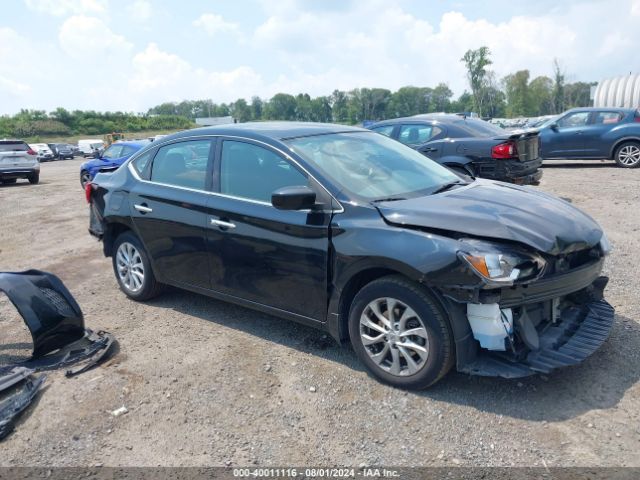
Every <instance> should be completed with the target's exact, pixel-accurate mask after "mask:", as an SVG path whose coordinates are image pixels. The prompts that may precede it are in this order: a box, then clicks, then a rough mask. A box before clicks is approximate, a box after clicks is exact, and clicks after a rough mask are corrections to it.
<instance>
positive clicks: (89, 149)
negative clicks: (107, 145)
mask: <svg viewBox="0 0 640 480" xmlns="http://www.w3.org/2000/svg"><path fill="white" fill-rule="evenodd" d="M103 148H104V142H103V141H102V140H99V139H96V138H85V139H82V140H78V150H79V152H80V154H82V156H83V157H85V158H87V157H92V158H95V153H96V150H98V151H101V150H102V149H103Z"/></svg>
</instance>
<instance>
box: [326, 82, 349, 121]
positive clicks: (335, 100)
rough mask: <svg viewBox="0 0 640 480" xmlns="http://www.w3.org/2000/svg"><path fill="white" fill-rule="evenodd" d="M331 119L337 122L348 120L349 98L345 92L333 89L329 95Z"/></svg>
mask: <svg viewBox="0 0 640 480" xmlns="http://www.w3.org/2000/svg"><path fill="white" fill-rule="evenodd" d="M329 104H330V106H331V115H332V120H333V121H334V122H337V123H346V122H347V121H348V120H349V99H348V97H347V94H346V92H343V91H341V90H334V91H333V93H332V94H331V96H330V97H329Z"/></svg>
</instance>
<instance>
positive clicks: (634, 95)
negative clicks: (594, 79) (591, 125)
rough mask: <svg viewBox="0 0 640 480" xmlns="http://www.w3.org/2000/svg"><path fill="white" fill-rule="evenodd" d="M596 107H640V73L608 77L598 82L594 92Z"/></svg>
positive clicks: (594, 104)
mask: <svg viewBox="0 0 640 480" xmlns="http://www.w3.org/2000/svg"><path fill="white" fill-rule="evenodd" d="M593 106H594V107H618V108H638V107H640V75H639V74H637V73H636V74H629V75H624V76H621V77H614V78H607V79H606V80H602V81H601V82H600V83H598V86H597V87H596V90H595V92H594V94H593Z"/></svg>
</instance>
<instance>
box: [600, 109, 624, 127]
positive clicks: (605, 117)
mask: <svg viewBox="0 0 640 480" xmlns="http://www.w3.org/2000/svg"><path fill="white" fill-rule="evenodd" d="M622 117H623V115H622V113H620V112H597V113H596V116H595V119H594V120H593V123H595V124H605V125H608V124H612V123H618V122H620V121H621V120H622Z"/></svg>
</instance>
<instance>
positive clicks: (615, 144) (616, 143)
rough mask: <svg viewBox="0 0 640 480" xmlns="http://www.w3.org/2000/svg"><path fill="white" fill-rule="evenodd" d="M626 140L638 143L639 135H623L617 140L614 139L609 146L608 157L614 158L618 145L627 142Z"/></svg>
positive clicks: (639, 140)
mask: <svg viewBox="0 0 640 480" xmlns="http://www.w3.org/2000/svg"><path fill="white" fill-rule="evenodd" d="M627 142H635V143H637V144H639V145H640V137H623V138H621V139H619V140H616V141H615V143H614V144H613V146H612V147H611V151H610V152H609V159H610V160H614V159H615V156H616V152H617V151H618V148H620V146H621V145H622V144H623V143H627Z"/></svg>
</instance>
